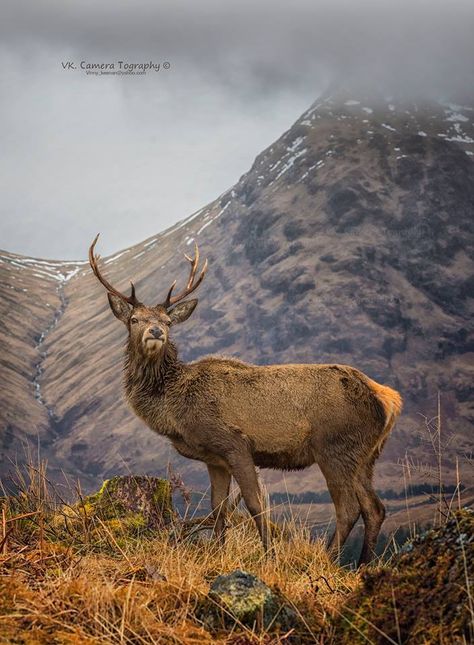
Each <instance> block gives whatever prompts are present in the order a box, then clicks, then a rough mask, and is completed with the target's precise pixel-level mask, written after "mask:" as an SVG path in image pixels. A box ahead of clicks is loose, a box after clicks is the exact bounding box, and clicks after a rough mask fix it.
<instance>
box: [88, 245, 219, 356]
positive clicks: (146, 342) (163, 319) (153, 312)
mask: <svg viewBox="0 0 474 645" xmlns="http://www.w3.org/2000/svg"><path fill="white" fill-rule="evenodd" d="M98 238H99V235H97V236H96V238H95V239H94V241H93V242H92V244H91V246H90V248H89V263H90V265H91V268H92V271H93V272H94V275H95V276H96V278H97V279H98V280H99V282H100V283H101V284H102V285H103V286H104V287H105V288H106V289H107V296H108V299H109V305H110V308H111V309H112V312H113V314H114V315H115V316H116V317H117V318H118V319H119V320H121V321H122V322H123V323H124V324H125V325H126V326H127V329H128V334H129V341H130V342H131V343H132V345H133V346H134V347H135V348H136V350H137V351H139V352H140V353H142V354H143V355H144V356H146V357H156V356H158V355H160V354H162V353H163V350H164V349H165V347H166V345H167V343H168V338H169V328H170V327H171V326H172V325H176V324H177V323H181V322H184V321H185V320H187V319H188V318H189V316H190V315H191V314H192V313H193V311H194V309H195V308H196V305H197V303H198V301H197V299H196V298H194V299H191V300H184V299H185V298H186V297H187V296H189V295H190V294H191V293H192V292H193V291H195V290H196V289H197V288H198V287H199V285H200V284H201V282H202V281H203V280H204V276H205V274H206V270H207V260H206V261H205V262H204V265H203V267H202V269H201V271H200V273H199V277H198V278H197V279H196V273H197V270H198V266H199V249H198V246H197V244H196V243H195V255H194V258H190V257H189V256H187V255H185V256H184V257H185V258H186V260H188V262H189V263H190V264H191V269H190V272H189V278H188V281H187V283H186V286H185V287H184V289H183V290H182V291H181V292H180V293H178V294H176V295H173V291H174V288H175V286H176V280H175V281H174V282H173V284H172V285H171V287H170V289H169V291H168V295H167V296H166V299H165V300H164V301H163V302H160V303H158V304H157V305H153V306H148V305H145V304H143V303H142V302H140V301H139V300H138V298H137V296H136V293H135V286H134V284H133V282H132V283H131V285H132V287H131V293H130V295H129V296H126V295H125V294H123V293H121V292H120V291H118V290H117V289H116V288H115V287H113V286H112V285H111V284H110V282H108V280H106V278H104V276H103V275H102V273H101V272H100V269H99V260H100V256H99V255H96V254H95V253H94V250H95V245H96V244H97V240H98Z"/></svg>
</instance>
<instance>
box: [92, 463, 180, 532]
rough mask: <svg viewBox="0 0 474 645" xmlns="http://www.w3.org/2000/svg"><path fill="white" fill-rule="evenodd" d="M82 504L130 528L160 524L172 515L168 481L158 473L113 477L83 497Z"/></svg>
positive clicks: (103, 516) (158, 525) (94, 513)
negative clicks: (159, 476)
mask: <svg viewBox="0 0 474 645" xmlns="http://www.w3.org/2000/svg"><path fill="white" fill-rule="evenodd" d="M84 507H85V509H86V512H87V513H90V514H92V515H94V516H96V517H99V518H100V519H101V520H105V521H108V522H109V523H110V522H111V521H113V520H118V521H120V522H121V523H122V524H123V523H125V524H126V525H127V526H128V527H129V528H132V529H133V527H136V528H137V529H140V528H142V529H156V528H160V527H163V526H165V525H167V524H169V522H170V521H171V519H172V517H173V502H172V496H171V485H170V482H169V481H168V480H166V479H160V478H158V477H146V476H136V475H128V476H122V477H113V478H112V479H107V480H105V481H104V483H103V484H102V487H101V489H100V490H99V491H98V492H97V493H94V494H92V495H89V496H88V497H86V498H85V500H84Z"/></svg>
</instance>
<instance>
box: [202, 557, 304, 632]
mask: <svg viewBox="0 0 474 645" xmlns="http://www.w3.org/2000/svg"><path fill="white" fill-rule="evenodd" d="M199 618H200V620H202V621H203V623H204V624H205V626H206V627H207V628H208V629H210V630H211V631H214V632H215V631H218V630H219V629H225V628H227V629H228V628H233V627H237V628H238V626H239V625H244V626H246V627H249V628H251V629H254V628H256V629H265V630H268V631H272V632H279V631H284V632H287V631H288V630H291V629H292V628H293V627H296V626H297V625H298V624H299V620H298V617H297V615H296V612H295V611H294V610H293V609H292V607H290V606H289V605H288V603H287V601H286V600H285V598H284V597H283V596H282V595H281V593H280V592H278V591H274V590H272V589H271V588H270V587H268V586H267V585H266V584H265V583H264V582H262V580H260V579H259V578H257V577H256V576H254V575H252V574H250V573H247V572H245V571H241V570H240V569H237V570H236V571H233V572H232V573H228V574H226V575H221V576H218V577H217V578H216V579H215V580H214V582H213V583H212V585H211V588H210V591H209V595H208V598H207V599H206V601H205V602H204V603H203V604H202V605H201V607H200V609H199Z"/></svg>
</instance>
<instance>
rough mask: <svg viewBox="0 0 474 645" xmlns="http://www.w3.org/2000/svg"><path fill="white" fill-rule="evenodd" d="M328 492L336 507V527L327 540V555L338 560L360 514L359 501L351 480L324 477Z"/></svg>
mask: <svg viewBox="0 0 474 645" xmlns="http://www.w3.org/2000/svg"><path fill="white" fill-rule="evenodd" d="M326 482H327V485H328V489H329V493H330V495H331V499H332V501H333V504H334V507H335V509H336V528H335V530H334V533H333V535H332V536H331V538H330V540H329V542H328V551H329V555H330V556H331V557H332V558H334V559H335V560H338V559H339V558H340V555H341V550H342V547H343V545H344V543H345V541H346V540H347V538H348V536H349V533H350V532H351V531H352V529H353V527H354V524H355V523H356V522H357V520H358V519H359V516H360V510H361V509H360V506H359V501H358V498H357V495H356V492H355V487H354V484H353V482H352V481H350V480H348V479H342V480H338V481H336V480H335V479H333V478H330V477H326Z"/></svg>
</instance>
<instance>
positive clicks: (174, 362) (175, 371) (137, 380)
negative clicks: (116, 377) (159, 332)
mask: <svg viewBox="0 0 474 645" xmlns="http://www.w3.org/2000/svg"><path fill="white" fill-rule="evenodd" d="M124 367H125V388H126V390H127V393H128V395H129V396H140V397H142V396H146V395H152V396H153V397H156V396H160V395H165V393H166V390H167V389H169V388H170V387H171V386H172V385H173V384H174V383H176V381H177V380H179V378H180V376H181V374H182V372H183V369H184V364H183V363H182V362H181V361H180V360H179V359H178V351H177V349H176V346H175V345H174V344H173V343H172V342H168V343H167V344H166V347H165V348H164V351H163V353H162V354H160V355H159V356H157V357H153V358H148V359H146V358H143V357H142V356H137V355H136V354H135V353H134V352H133V351H132V348H131V347H130V346H128V348H127V352H126V355H125V366H124Z"/></svg>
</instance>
